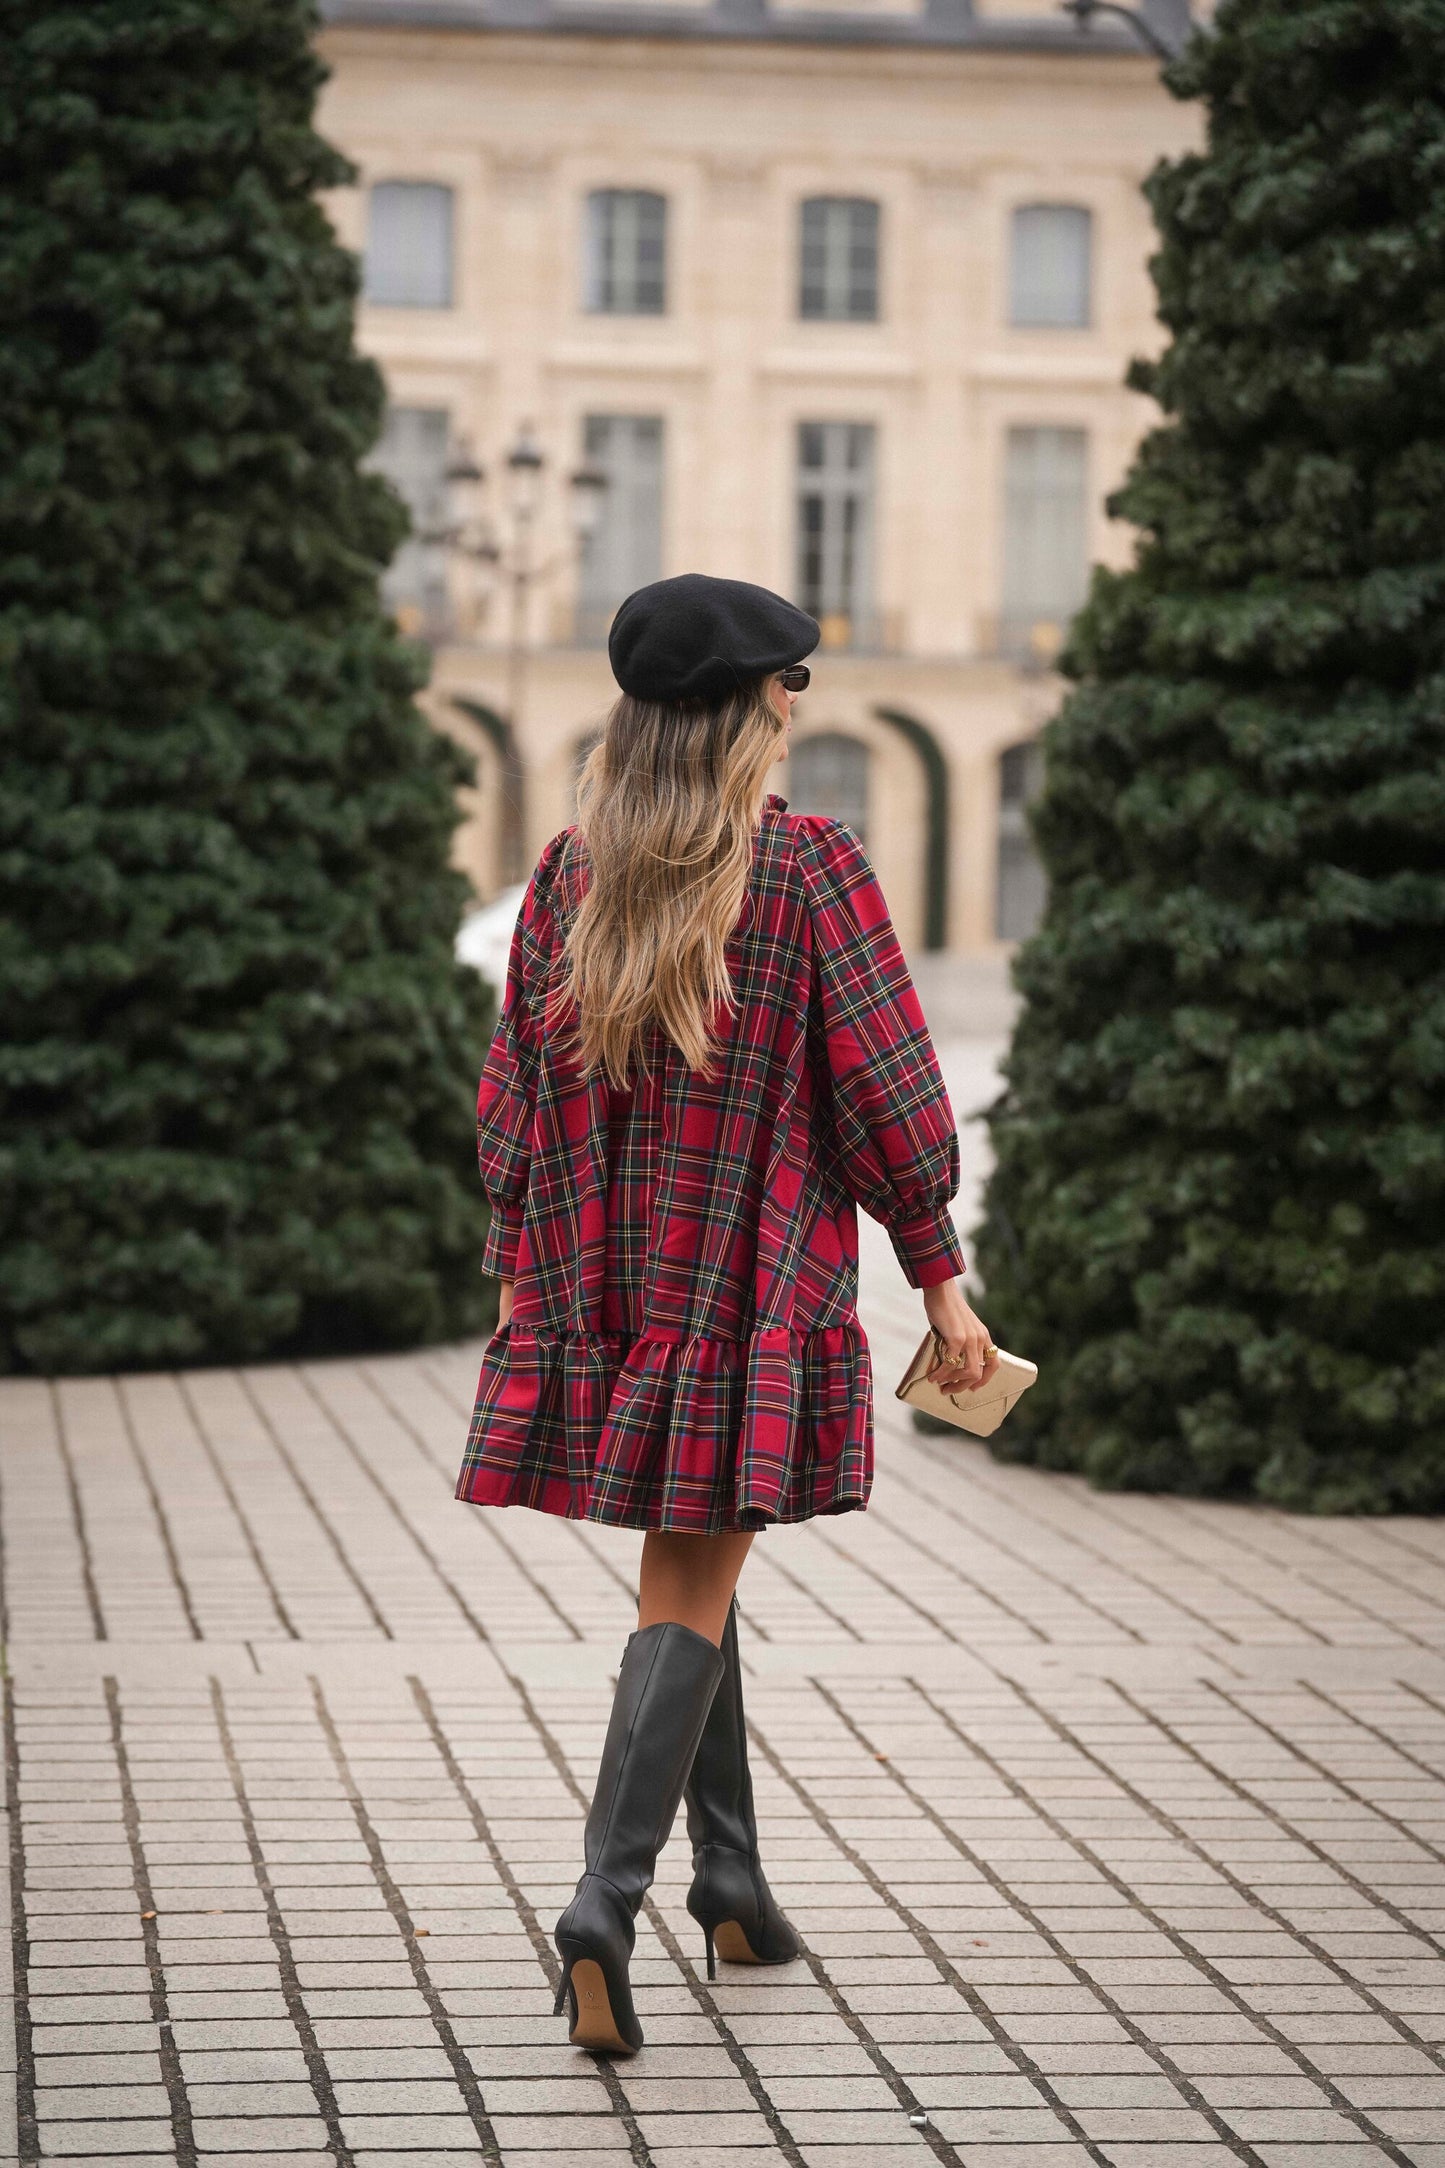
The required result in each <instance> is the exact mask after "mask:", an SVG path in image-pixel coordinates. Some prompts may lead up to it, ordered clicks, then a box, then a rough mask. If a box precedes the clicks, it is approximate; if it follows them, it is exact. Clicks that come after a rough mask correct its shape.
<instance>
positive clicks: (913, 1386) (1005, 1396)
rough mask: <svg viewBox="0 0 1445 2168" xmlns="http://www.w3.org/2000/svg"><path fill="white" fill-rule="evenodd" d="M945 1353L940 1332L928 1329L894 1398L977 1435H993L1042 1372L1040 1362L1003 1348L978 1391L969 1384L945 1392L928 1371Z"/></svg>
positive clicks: (980, 1436)
mask: <svg viewBox="0 0 1445 2168" xmlns="http://www.w3.org/2000/svg"><path fill="white" fill-rule="evenodd" d="M942 1354H943V1342H942V1341H941V1340H940V1339H939V1337H938V1335H937V1333H936V1332H931V1331H930V1332H926V1333H925V1334H924V1335H923V1338H922V1340H921V1341H920V1343H919V1347H918V1353H917V1354H916V1355H915V1356H914V1358H913V1360H912V1362H911V1363H910V1364H909V1365H908V1368H907V1369H906V1370H905V1371H904V1373H903V1376H902V1377H901V1378H900V1379H899V1381H898V1384H897V1385H896V1386H895V1387H894V1395H895V1398H897V1399H899V1400H906V1401H907V1402H908V1405H909V1406H910V1407H911V1408H921V1409H922V1410H923V1412H924V1414H925V1415H931V1416H934V1417H935V1418H936V1419H937V1421H939V1422H940V1423H954V1424H956V1425H957V1427H958V1428H959V1429H960V1430H966V1431H968V1432H969V1433H970V1434H971V1435H972V1436H973V1437H975V1438H988V1437H992V1435H993V1433H994V1431H996V1430H997V1429H998V1426H999V1424H1000V1423H1001V1422H1002V1421H1003V1419H1004V1417H1005V1416H1006V1415H1007V1414H1008V1411H1009V1409H1010V1408H1011V1407H1012V1406H1013V1405H1014V1402H1015V1401H1016V1400H1021V1399H1022V1398H1023V1396H1024V1394H1025V1393H1026V1392H1027V1391H1028V1389H1029V1387H1030V1386H1031V1385H1032V1384H1033V1382H1034V1380H1035V1378H1036V1377H1037V1376H1038V1374H1039V1366H1038V1364H1037V1363H1031V1362H1026V1361H1025V1360H1024V1358H1023V1356H1022V1355H1006V1354H1005V1353H1004V1351H1003V1349H1002V1348H1000V1349H999V1351H998V1368H997V1370H995V1372H994V1374H993V1376H992V1377H991V1378H990V1379H989V1381H988V1383H987V1385H981V1386H980V1387H979V1389H978V1391H977V1392H976V1393H971V1392H970V1391H969V1390H968V1388H967V1386H960V1387H959V1390H958V1391H957V1392H956V1393H945V1392H941V1391H940V1390H939V1388H938V1387H937V1386H936V1385H930V1383H929V1382H928V1378H927V1375H926V1373H927V1372H928V1371H929V1370H931V1369H932V1368H933V1366H934V1364H935V1363H936V1362H937V1361H938V1360H939V1358H940V1356H941V1355H942Z"/></svg>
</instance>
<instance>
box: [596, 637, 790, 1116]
mask: <svg viewBox="0 0 1445 2168" xmlns="http://www.w3.org/2000/svg"><path fill="white" fill-rule="evenodd" d="M784 730H785V725H784V719H783V717H782V716H781V715H780V714H779V713H778V711H777V710H776V709H775V708H774V707H773V706H772V703H771V702H770V700H769V698H768V692H767V680H766V679H765V678H758V679H754V680H753V681H752V682H751V683H749V684H746V685H743V686H740V687H739V689H738V690H737V692H735V693H734V694H732V695H731V696H730V697H729V698H728V699H726V700H725V701H724V702H722V704H721V705H719V704H717V703H709V702H705V701H687V702H669V703H662V702H657V701H651V700H634V699H632V698H631V697H630V696H629V695H627V694H624V695H623V696H622V698H621V699H620V700H618V702H617V704H616V705H615V707H614V708H613V709H612V711H611V713H610V714H609V716H608V718H607V722H606V726H605V728H604V730H603V733H602V736H601V738H600V740H599V741H598V743H597V744H596V745H595V746H594V747H593V750H592V752H591V754H590V755H589V757H588V759H587V762H586V765H585V766H584V768H583V770H582V774H581V777H580V778H579V781H578V786H577V825H576V828H575V830H574V832H573V834H572V835H571V836H570V837H569V838H568V842H567V850H568V853H569V854H571V853H574V852H575V853H576V854H577V855H578V857H579V859H580V860H582V861H583V862H585V865H586V871H587V883H586V889H585V893H584V895H583V899H582V902H581V905H580V906H579V908H578V910H577V912H576V914H575V916H574V917H573V920H572V923H571V925H570V926H569V928H568V930H567V935H566V956H567V972H566V978H565V981H564V984H563V986H562V989H561V1001H560V1004H559V1007H558V1011H557V1016H558V1020H559V1021H560V1020H562V1019H564V1018H566V1019H569V1020H570V1026H569V1030H568V1036H567V1040H566V1046H567V1051H569V1052H571V1053H572V1054H574V1055H575V1057H576V1059H577V1061H578V1063H579V1065H580V1067H581V1068H582V1070H583V1072H584V1073H585V1074H591V1073H592V1072H593V1071H595V1070H599V1069H600V1070H601V1071H602V1072H603V1074H604V1075H605V1076H606V1078H607V1079H608V1081H609V1082H610V1083H612V1084H615V1085H617V1086H618V1087H620V1088H625V1087H626V1086H627V1085H628V1084H629V1083H630V1082H632V1081H633V1075H632V1065H633V1063H635V1064H636V1071H637V1073H638V1074H640V1075H641V1076H644V1077H645V1076H647V1075H648V1074H649V1073H650V1072H649V1065H648V1060H647V1043H648V1039H649V1036H650V1032H651V1028H652V1027H654V1026H655V1027H657V1029H659V1030H660V1031H661V1032H662V1033H663V1034H664V1035H665V1036H666V1037H667V1038H669V1039H670V1040H671V1041H672V1043H673V1045H674V1046H676V1047H677V1048H678V1050H679V1052H680V1053H681V1054H682V1057H683V1059H684V1060H685V1061H686V1063H687V1065H688V1067H689V1068H690V1069H692V1070H696V1071H700V1072H701V1073H703V1074H704V1075H707V1074H710V1073H711V1065H712V1059H713V1056H714V1054H715V1052H716V1050H717V1042H716V1039H715V1037H714V1028H715V1024H714V1020H715V1013H716V1010H717V1007H718V1006H719V1005H721V1007H722V1008H723V1009H724V1010H725V1011H726V1012H727V1013H728V1014H729V1015H731V1014H734V1013H735V1012H736V1008H737V1001H736V996H735V993H734V989H733V984H732V979H731V976H730V974H729V971H728V966H727V959H726V957H725V955H724V949H725V946H726V943H727V940H728V936H729V935H730V934H731V932H732V931H733V928H734V926H735V925H736V923H737V919H738V915H739V913H740V912H741V910H742V907H743V899H744V897H745V896H746V894H747V888H748V880H749V876H750V874H751V872H752V862H753V839H754V837H755V835H756V833H757V830H758V826H759V823H760V820H761V817H762V809H763V800H764V798H765V796H766V794H767V776H768V770H769V769H770V768H771V766H772V764H773V762H774V761H775V760H776V759H777V757H778V753H779V752H780V750H781V748H782V743H783V738H784Z"/></svg>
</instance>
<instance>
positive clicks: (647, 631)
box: [607, 572, 818, 700]
mask: <svg viewBox="0 0 1445 2168" xmlns="http://www.w3.org/2000/svg"><path fill="white" fill-rule="evenodd" d="M817 644H818V625H817V621H816V619H814V618H811V617H809V615H808V613H807V611H806V610H799V609H795V608H794V606H793V604H792V603H791V602H785V601H784V600H783V598H782V596H781V595H775V594H773V593H772V592H771V590H770V589H768V588H766V587H754V586H753V585H752V583H751V582H750V581H748V580H714V579H709V578H708V576H707V575H706V573H702V572H684V573H682V574H681V575H680V576H679V577H678V578H677V579H674V580H654V581H653V583H652V585H651V586H650V587H639V588H638V590H637V592H636V594H633V595H629V596H628V598H627V600H626V601H625V602H624V603H623V605H622V607H621V609H620V610H619V611H618V612H617V615H616V617H615V618H614V619H613V620H612V632H611V635H610V637H609V639H608V642H607V655H608V659H609V661H610V662H611V664H612V674H613V676H614V677H615V678H616V680H617V682H618V684H619V685H620V686H621V687H622V690H623V691H624V692H625V693H631V695H632V697H633V699H634V700H720V699H725V698H726V696H727V695H728V694H729V693H731V692H733V691H734V690H735V689H736V688H737V687H738V686H740V685H745V684H746V683H747V681H748V679H749V678H759V677H767V676H768V675H770V673H771V672H772V671H774V670H786V669H787V667H788V665H789V664H790V663H795V662H801V661H802V659H803V657H804V656H805V655H811V654H812V652H813V649H814V648H815V647H816V646H817Z"/></svg>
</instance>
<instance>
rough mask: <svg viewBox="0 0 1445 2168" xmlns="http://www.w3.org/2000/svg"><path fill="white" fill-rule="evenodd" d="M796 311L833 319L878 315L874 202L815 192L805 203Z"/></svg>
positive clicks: (867, 318)
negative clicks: (816, 193) (815, 194)
mask: <svg viewBox="0 0 1445 2168" xmlns="http://www.w3.org/2000/svg"><path fill="white" fill-rule="evenodd" d="M798 313H799V314H800V315H801V316H805V317H810V318H815V319H826V320H829V321H832V322H853V323H871V322H873V321H874V320H875V319H876V317H877V315H878V206H877V204H876V203H871V202H869V201H868V200H867V199H866V198H864V197H861V196H814V197H812V198H811V199H810V200H809V201H808V202H806V203H805V204H804V205H803V207H802V221H801V228H800V238H799V288H798Z"/></svg>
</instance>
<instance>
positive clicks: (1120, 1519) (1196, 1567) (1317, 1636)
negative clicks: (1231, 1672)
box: [979, 1481, 1368, 1649]
mask: <svg viewBox="0 0 1445 2168" xmlns="http://www.w3.org/2000/svg"><path fill="white" fill-rule="evenodd" d="M979 1489H980V1490H985V1491H987V1492H988V1493H989V1495H990V1496H991V1497H994V1498H997V1497H998V1496H999V1495H1000V1493H999V1490H998V1487H997V1485H996V1484H992V1483H989V1482H986V1481H981V1482H980V1484H979ZM1068 1503H1069V1504H1070V1505H1071V1506H1072V1507H1073V1508H1074V1509H1075V1510H1078V1509H1079V1508H1083V1510H1084V1511H1086V1512H1088V1513H1091V1514H1093V1515H1094V1517H1095V1518H1096V1519H1098V1520H1101V1521H1103V1522H1104V1524H1105V1526H1106V1527H1108V1528H1113V1529H1120V1530H1122V1531H1123V1533H1124V1534H1125V1535H1128V1536H1131V1537H1133V1538H1134V1539H1135V1540H1136V1541H1147V1542H1148V1544H1149V1545H1150V1547H1151V1548H1152V1549H1155V1550H1159V1551H1163V1552H1166V1553H1167V1554H1169V1556H1171V1557H1173V1558H1176V1559H1178V1560H1179V1562H1180V1564H1181V1565H1184V1566H1187V1567H1189V1568H1190V1570H1191V1571H1192V1572H1195V1573H1200V1574H1207V1575H1208V1576H1209V1577H1210V1579H1211V1580H1214V1581H1217V1582H1218V1584H1219V1586H1220V1587H1221V1588H1227V1589H1230V1590H1232V1591H1233V1593H1234V1594H1235V1595H1236V1596H1244V1597H1245V1598H1247V1600H1248V1601H1249V1602H1250V1603H1254V1604H1258V1606H1259V1608H1260V1609H1261V1610H1262V1611H1268V1612H1269V1613H1271V1615H1272V1616H1273V1617H1275V1618H1278V1619H1282V1620H1284V1622H1285V1623H1286V1624H1287V1625H1290V1626H1293V1627H1294V1628H1295V1629H1296V1630H1297V1631H1298V1632H1300V1633H1303V1634H1308V1635H1309V1637H1310V1639H1311V1640H1312V1641H1314V1642H1317V1643H1318V1644H1319V1646H1320V1647H1321V1648H1326V1649H1330V1648H1334V1647H1336V1646H1337V1644H1336V1643H1335V1642H1333V1641H1332V1640H1331V1639H1330V1637H1329V1635H1328V1634H1323V1633H1321V1632H1320V1631H1319V1629H1318V1628H1317V1627H1315V1626H1311V1625H1310V1624H1309V1622H1308V1620H1307V1619H1302V1618H1300V1617H1299V1615H1298V1614H1297V1613H1296V1612H1293V1611H1286V1610H1285V1609H1284V1607H1283V1605H1282V1604H1277V1603H1271V1601H1270V1599H1269V1597H1268V1596H1262V1595H1261V1594H1260V1592H1259V1590H1258V1589H1257V1588H1251V1587H1250V1586H1249V1585H1248V1584H1247V1583H1244V1582H1240V1581H1236V1580H1235V1579H1234V1577H1233V1575H1231V1574H1228V1573H1226V1572H1225V1571H1224V1569H1223V1567H1222V1566H1218V1565H1215V1564H1214V1563H1212V1562H1211V1561H1205V1560H1202V1559H1199V1558H1196V1557H1194V1556H1193V1555H1192V1554H1191V1553H1190V1552H1188V1551H1187V1550H1184V1549H1183V1548H1182V1547H1181V1546H1180V1545H1179V1544H1177V1543H1171V1542H1170V1541H1169V1539H1168V1537H1167V1536H1163V1535H1160V1534H1158V1533H1151V1534H1150V1535H1149V1536H1148V1537H1147V1538H1143V1537H1141V1535H1140V1531H1139V1530H1138V1529H1137V1528H1136V1527H1135V1526H1134V1524H1133V1522H1132V1521H1130V1520H1128V1519H1127V1518H1126V1517H1125V1516H1124V1515H1123V1514H1119V1513H1111V1512H1110V1511H1109V1508H1108V1506H1107V1504H1106V1503H1105V1494H1102V1493H1100V1492H1098V1491H1095V1490H1089V1491H1084V1490H1083V1489H1082V1487H1075V1488H1074V1489H1072V1490H1071V1491H1070V1492H1069V1493H1068ZM1044 1525H1045V1526H1046V1527H1047V1528H1049V1529H1051V1530H1052V1531H1053V1532H1054V1533H1055V1534H1061V1533H1064V1531H1062V1530H1060V1529H1059V1527H1058V1524H1057V1522H1056V1521H1054V1520H1050V1519H1047V1518H1046V1519H1045V1521H1044ZM1067 1540H1068V1541H1069V1542H1072V1543H1077V1544H1078V1545H1079V1547H1080V1548H1081V1549H1083V1550H1087V1551H1088V1552H1089V1553H1090V1554H1091V1556H1093V1557H1095V1558H1101V1559H1105V1560H1107V1561H1108V1562H1109V1563H1111V1564H1112V1563H1113V1561H1112V1560H1111V1559H1110V1558H1109V1553H1108V1552H1107V1551H1104V1550H1100V1549H1099V1548H1098V1547H1097V1546H1096V1545H1094V1544H1091V1543H1089V1542H1088V1541H1087V1539H1086V1538H1085V1537H1083V1536H1080V1535H1078V1534H1077V1533H1076V1532H1075V1531H1073V1530H1069V1531H1068V1532H1067ZM1132 1570H1133V1571H1134V1573H1135V1574H1136V1576H1137V1578H1138V1580H1139V1582H1140V1584H1141V1586H1142V1587H1144V1588H1149V1589H1153V1590H1154V1592H1155V1594H1156V1595H1162V1596H1165V1597H1166V1598H1167V1600H1168V1601H1169V1602H1170V1603H1173V1604H1176V1605H1177V1606H1178V1608H1179V1609H1180V1610H1181V1611H1189V1615H1190V1616H1191V1617H1193V1618H1201V1619H1202V1618H1203V1614H1202V1613H1200V1612H1196V1611H1193V1610H1190V1607H1189V1606H1188V1605H1187V1604H1185V1603H1184V1602H1183V1601H1182V1599H1181V1598H1180V1597H1178V1596H1175V1595H1172V1594H1170V1593H1169V1592H1168V1591H1167V1590H1165V1589H1160V1588H1158V1587H1156V1584H1155V1582H1154V1581H1153V1580H1151V1579H1150V1577H1149V1576H1148V1575H1147V1574H1145V1573H1143V1572H1142V1571H1140V1569H1139V1568H1138V1567H1137V1566H1136V1567H1134V1568H1133V1569H1132ZM1301 1578H1303V1576H1301ZM1345 1601H1346V1602H1348V1601H1349V1598H1348V1597H1346V1599H1345ZM1362 1615H1365V1616H1367V1615H1368V1614H1362ZM1205 1623H1208V1622H1207V1621H1205ZM1212 1630H1213V1631H1214V1632H1215V1633H1218V1634H1222V1635H1223V1636H1224V1638H1225V1639H1226V1640H1228V1641H1235V1642H1237V1641H1238V1640H1239V1638H1240V1637H1239V1636H1238V1635H1237V1634H1232V1633H1228V1632H1227V1631H1226V1629H1225V1628H1224V1627H1222V1626H1219V1625H1217V1624H1216V1625H1214V1626H1213V1629H1212Z"/></svg>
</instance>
